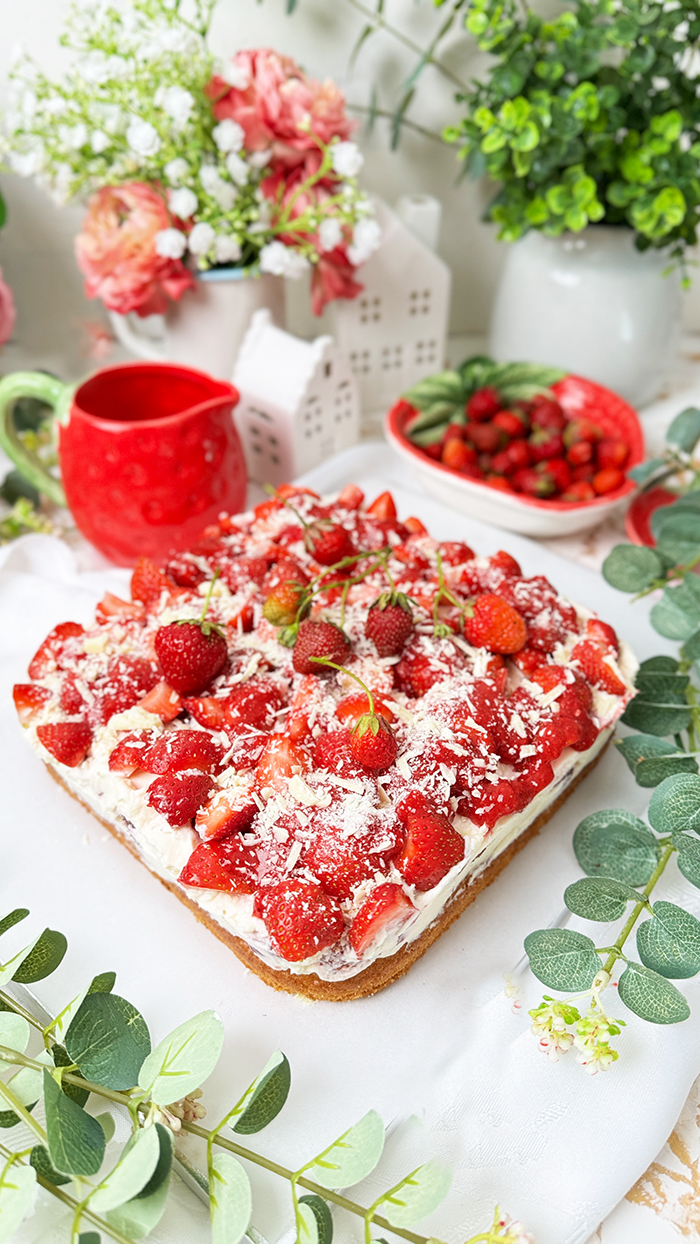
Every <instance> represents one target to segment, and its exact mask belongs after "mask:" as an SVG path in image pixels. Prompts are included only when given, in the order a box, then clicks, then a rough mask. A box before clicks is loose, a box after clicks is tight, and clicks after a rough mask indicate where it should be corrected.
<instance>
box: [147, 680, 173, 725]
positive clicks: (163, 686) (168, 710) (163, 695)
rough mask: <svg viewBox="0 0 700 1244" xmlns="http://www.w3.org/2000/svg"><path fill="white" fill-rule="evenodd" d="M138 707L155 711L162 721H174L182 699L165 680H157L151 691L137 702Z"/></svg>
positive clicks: (150, 711) (148, 711)
mask: <svg viewBox="0 0 700 1244" xmlns="http://www.w3.org/2000/svg"><path fill="white" fill-rule="evenodd" d="M138 706H139V708H142V709H144V710H145V712H147V713H155V715H156V717H160V719H161V721H162V722H165V723H166V724H167V722H169V721H174V720H175V718H176V717H177V715H178V713H180V712H181V711H182V700H181V699H180V696H179V695H178V693H177V691H175V690H173V688H172V687H171V686H170V684H169V683H167V682H157V683H156V685H155V687H154V688H153V690H152V691H149V693H148V695H145V696H144V697H143V699H142V700H139V702H138Z"/></svg>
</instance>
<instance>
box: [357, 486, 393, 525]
mask: <svg viewBox="0 0 700 1244" xmlns="http://www.w3.org/2000/svg"><path fill="white" fill-rule="evenodd" d="M365 512H366V513H367V514H371V515H372V517H373V518H382V519H391V518H396V504H395V502H394V498H393V497H392V495H391V493H390V492H380V494H379V496H378V497H376V498H375V499H374V501H373V502H372V504H371V505H368V506H367V510H366V511H365Z"/></svg>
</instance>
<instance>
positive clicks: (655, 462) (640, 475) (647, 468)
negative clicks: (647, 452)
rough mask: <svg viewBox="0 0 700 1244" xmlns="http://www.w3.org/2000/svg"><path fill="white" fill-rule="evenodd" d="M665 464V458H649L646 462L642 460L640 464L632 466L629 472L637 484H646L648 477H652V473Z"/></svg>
mask: <svg viewBox="0 0 700 1244" xmlns="http://www.w3.org/2000/svg"><path fill="white" fill-rule="evenodd" d="M665 465H666V462H665V459H664V458H648V459H647V461H646V462H641V463H640V464H639V466H636V467H632V468H631V470H629V471H628V472H627V474H628V475H629V477H630V479H633V480H634V482H635V484H645V483H646V481H647V480H648V479H651V477H652V475H654V474H655V473H656V472H657V471H658V470H660V468H661V467H663V466H665Z"/></svg>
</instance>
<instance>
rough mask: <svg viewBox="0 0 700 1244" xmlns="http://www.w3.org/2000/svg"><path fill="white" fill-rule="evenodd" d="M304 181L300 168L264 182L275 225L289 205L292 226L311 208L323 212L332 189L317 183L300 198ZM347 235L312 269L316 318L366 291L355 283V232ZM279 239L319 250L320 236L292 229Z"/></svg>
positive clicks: (276, 173)
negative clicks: (339, 300) (339, 301)
mask: <svg viewBox="0 0 700 1244" xmlns="http://www.w3.org/2000/svg"><path fill="white" fill-rule="evenodd" d="M304 177H305V170H304V169H303V168H302V167H301V166H299V167H297V168H295V169H294V170H292V171H291V172H290V171H289V170H288V169H286V170H285V169H283V168H281V167H278V168H277V169H276V170H275V171H274V172H273V173H271V174H270V176H269V177H266V178H265V179H264V181H263V182H261V185H260V189H261V190H262V192H263V194H264V195H265V197H266V198H268V199H269V200H270V201H271V202H272V203H274V204H275V208H276V213H275V216H274V217H273V224H274V222H275V220H278V219H279V215H278V213H279V212H280V211H284V209H285V208H286V207H287V206H288V204H289V203H290V202H291V204H292V206H291V218H290V224H292V222H293V221H295V220H298V218H299V217H300V216H301V215H302V214H303V213H304V212H306V211H307V210H308V208H310V207H314V208H321V210H322V209H323V204H324V202H325V201H326V200H327V199H328V197H329V195H331V194H332V193H333V187H332V186H329V185H324V184H323V183H322V182H317V183H316V185H314V186H311V187H309V188H307V189H306V190H305V191H304V193H303V194H298V193H297V191H298V187H299V184H300V183H301V182H302V181H303V180H304ZM295 195H296V198H295V197H294V196H295ZM344 234H345V236H344V238H343V240H342V241H341V242H339V244H338V245H337V246H335V247H334V248H333V250H332V251H326V252H323V253H321V255H320V258H319V260H318V262H317V263H315V264H314V265H313V272H312V276H311V306H312V309H313V313H314V315H320V314H321V312H322V311H323V308H324V307H325V305H326V303H327V302H332V301H333V299H334V298H356V297H357V295H358V294H360V293H361V292H362V290H363V289H364V286H363V285H360V284H359V283H358V282H357V281H356V280H355V279H354V278H355V272H356V269H355V267H354V266H353V264H351V262H350V260H349V259H348V255H347V247H348V245H349V243H350V241H351V235H352V231H351V230H350V229H349V228H348V227H347V226H346V227H345V229H344ZM277 236H278V238H279V241H280V242H284V243H285V244H286V245H287V246H294V245H297V244H298V243H299V242H300V241H304V242H313V243H314V245H315V247H316V249H317V250H320V248H319V238H318V234H317V233H308V232H305V233H302V232H300V231H299V230H298V229H296V230H292V229H290V231H289V232H288V233H280V234H278V235H277Z"/></svg>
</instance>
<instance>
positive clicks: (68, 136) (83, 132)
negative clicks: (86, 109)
mask: <svg viewBox="0 0 700 1244" xmlns="http://www.w3.org/2000/svg"><path fill="white" fill-rule="evenodd" d="M58 135H59V138H60V139H61V142H63V143H65V145H66V147H69V148H70V150H71V151H79V149H80V148H81V147H84V146H85V143H86V142H87V137H88V132H87V126H86V125H85V123H84V122H83V121H79V122H78V124H77V125H60V126H59V127H58Z"/></svg>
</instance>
